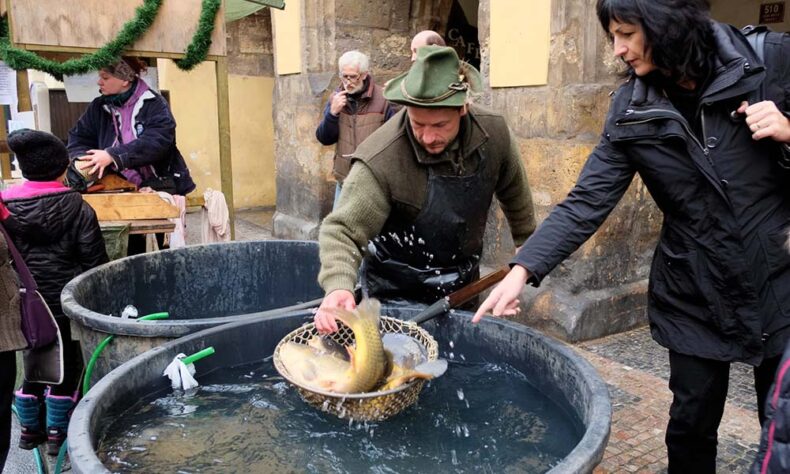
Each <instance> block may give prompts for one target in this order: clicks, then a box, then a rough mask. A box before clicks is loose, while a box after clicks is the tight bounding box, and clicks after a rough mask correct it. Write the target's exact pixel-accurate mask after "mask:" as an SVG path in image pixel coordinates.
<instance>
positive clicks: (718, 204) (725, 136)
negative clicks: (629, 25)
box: [513, 23, 790, 365]
mask: <svg viewBox="0 0 790 474" xmlns="http://www.w3.org/2000/svg"><path fill="white" fill-rule="evenodd" d="M713 29H714V37H715V41H716V47H717V51H716V56H717V58H716V63H715V70H714V77H713V79H712V80H711V81H710V82H709V83H708V86H707V87H706V88H705V89H704V90H703V91H702V94H701V97H700V101H699V104H698V107H697V119H698V122H697V123H695V124H689V123H688V121H687V120H686V119H685V118H684V117H683V115H682V114H681V113H679V112H678V111H677V110H676V108H675V107H673V105H672V103H671V102H670V101H669V99H668V98H667V97H666V96H665V94H664V93H663V91H662V90H660V89H658V88H657V87H655V86H654V85H651V84H650V83H648V82H646V81H645V80H643V79H642V78H639V77H632V78H631V79H630V80H629V81H628V82H626V83H624V84H623V85H622V86H621V87H620V88H619V89H618V90H617V91H616V92H615V93H614V95H613V98H612V103H611V106H610V110H609V114H608V116H607V119H606V124H605V126H604V132H603V135H602V137H601V140H600V142H599V144H598V145H597V146H596V147H595V149H594V150H593V152H592V153H591V155H590V156H589V158H588V159H587V162H586V163H585V165H584V168H583V169H582V172H581V175H580V176H579V179H578V181H577V183H576V185H575V187H574V188H573V189H572V190H571V192H570V194H569V195H568V197H567V198H566V199H565V200H564V201H563V202H562V203H560V204H559V205H558V206H557V207H556V208H555V209H554V210H553V211H552V213H551V214H550V215H549V217H548V218H547V219H546V220H545V221H544V222H543V224H542V225H541V226H540V227H539V228H538V230H537V231H536V232H535V233H534V234H533V235H532V236H531V237H530V239H529V240H528V241H527V242H526V243H525V244H524V246H523V247H522V249H521V251H520V252H519V254H518V255H517V257H516V258H515V260H514V261H513V263H517V264H519V265H522V266H524V267H525V268H527V269H528V270H529V272H530V274H531V282H532V283H533V284H539V282H540V280H541V279H542V278H543V277H544V276H545V275H546V274H548V273H549V272H550V271H551V270H552V269H553V268H554V267H555V266H556V265H557V264H559V263H560V262H561V261H562V260H563V259H564V258H566V257H567V256H568V255H570V254H571V253H572V252H573V251H575V250H576V248H578V246H579V245H581V244H582V243H583V242H584V241H586V240H587V238H589V237H590V235H592V234H593V233H594V232H595V231H596V229H598V227H599V226H600V225H601V223H602V222H603V221H604V219H605V218H606V216H607V215H608V214H609V212H610V211H611V210H612V209H613V208H614V207H615V205H616V204H617V202H618V201H619V200H620V198H621V197H622V196H623V194H624V193H625V191H626V189H627V188H628V186H629V184H630V183H631V181H632V178H633V176H634V174H635V173H639V176H640V177H641V179H642V180H643V182H644V183H645V186H646V187H647V189H648V190H649V192H650V194H651V195H652V197H653V199H654V200H655V202H656V204H657V205H658V207H659V208H660V209H661V211H662V212H663V215H664V218H663V223H662V228H661V234H660V238H659V242H658V246H657V248H656V251H655V254H654V258H653V263H652V267H651V272H650V283H649V289H648V317H649V320H650V327H651V332H652V335H653V338H654V339H655V340H656V341H657V342H658V343H659V344H661V345H662V346H664V347H667V348H669V349H671V350H673V351H675V352H678V353H681V354H687V355H692V356H697V357H703V358H707V359H713V360H720V361H744V362H747V363H750V364H754V365H756V364H759V363H760V362H761V360H762V359H763V358H764V357H773V356H777V355H779V354H781V353H782V350H783V348H784V343H785V341H786V340H787V339H788V336H790V254H789V253H788V250H787V249H786V248H785V245H784V243H785V241H786V239H787V236H786V231H787V229H788V228H790V170H787V169H785V168H784V167H782V166H781V163H782V162H783V160H787V158H788V157H787V155H786V154H787V149H786V148H784V147H783V145H782V144H779V143H777V142H775V141H773V140H771V139H763V140H760V141H755V140H753V139H752V137H751V132H750V131H749V128H748V126H747V125H746V123H745V122H744V118H743V116H739V115H738V114H736V113H735V110H736V109H737V108H738V107H739V105H740V104H741V102H742V101H744V100H750V102H753V99H752V98H754V97H756V95H755V94H757V93H758V91H759V90H760V87H761V85H763V86H765V87H764V89H763V91H764V92H763V94H764V98H765V99H768V100H773V101H774V102H775V103H776V105H777V107H778V108H779V110H780V111H782V112H783V113H784V114H785V115H788V111H790V35H784V37H782V39H781V40H780V41H779V43H777V44H772V45H770V47H771V48H773V49H771V54H770V55H769V54H767V55H766V63H768V64H769V65H770V66H769V71H768V73H766V68H765V67H764V66H763V64H762V62H761V61H760V59H758V57H757V55H756V54H755V53H754V51H753V50H752V49H751V48H750V46H749V44H748V42H747V41H746V39H745V37H744V36H743V35H742V34H741V32H740V31H738V30H737V29H735V28H733V27H730V26H727V25H723V24H719V23H714V24H713ZM766 78H767V79H766ZM764 81H765V84H763V82H764ZM693 130H697V133H694V131H693Z"/></svg>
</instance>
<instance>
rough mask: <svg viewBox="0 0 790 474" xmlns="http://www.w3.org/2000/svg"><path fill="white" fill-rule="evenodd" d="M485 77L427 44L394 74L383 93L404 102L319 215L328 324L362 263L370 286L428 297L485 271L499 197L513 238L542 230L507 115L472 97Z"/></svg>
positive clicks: (394, 294)
mask: <svg viewBox="0 0 790 474" xmlns="http://www.w3.org/2000/svg"><path fill="white" fill-rule="evenodd" d="M477 76H479V73H478V72H477V70H476V69H474V68H473V67H472V66H470V65H468V64H466V63H464V62H462V61H459V59H458V56H457V55H456V53H455V50H453V48H447V47H440V46H424V47H421V48H419V50H418V51H417V59H416V60H415V61H414V62H413V63H412V66H411V68H410V69H409V71H408V72H406V73H404V74H402V75H400V76H398V77H396V78H394V79H392V80H391V81H389V82H388V83H387V86H386V87H385V89H384V97H386V98H387V99H388V100H390V101H391V102H394V103H398V104H402V105H404V106H405V107H404V109H403V110H401V111H400V112H398V113H397V115H395V117H393V118H392V120H390V121H389V122H387V123H386V124H384V125H383V126H382V127H381V128H379V129H378V130H376V131H375V132H374V133H373V134H372V135H371V136H370V137H368V139H367V140H365V142H364V143H363V144H362V145H360V146H359V148H357V150H356V151H355V152H354V154H353V156H352V159H353V162H354V166H353V167H352V168H351V173H350V174H349V175H348V178H347V179H346V182H345V185H344V187H343V192H342V193H341V195H340V200H339V202H338V206H337V208H336V209H335V210H334V211H332V213H330V214H329V215H328V216H327V217H326V219H324V222H323V224H322V225H321V230H320V233H319V246H320V259H321V271H320V273H319V275H318V281H319V283H320V285H321V287H322V288H323V289H324V291H325V293H326V296H325V298H324V300H323V302H322V303H321V307H320V308H319V310H318V312H317V313H316V317H315V320H316V327H317V328H318V330H319V331H321V332H331V331H335V330H337V323H336V322H335V320H334V318H333V312H332V310H334V309H336V308H344V309H347V310H351V309H354V308H355V307H356V300H355V295H354V289H355V286H356V283H357V278H358V276H357V272H358V271H359V273H360V278H361V282H362V289H363V291H365V292H367V294H368V295H369V296H375V297H379V298H407V299H411V300H417V301H423V302H430V303H433V302H434V300H436V299H439V298H441V297H443V296H446V295H447V294H449V293H451V292H453V291H455V290H457V289H459V288H460V287H462V286H464V285H465V284H467V283H469V282H471V281H473V280H475V279H477V278H478V277H479V272H480V270H479V263H480V256H481V253H482V249H483V233H484V231H485V226H486V217H487V215H488V209H489V207H490V205H491V200H492V198H493V196H494V195H496V196H497V198H498V200H499V202H500V204H501V206H502V209H503V211H504V213H505V216H506V217H507V220H508V223H509V224H510V230H511V234H512V236H513V240H514V241H515V243H516V245H521V243H523V242H524V240H526V238H527V237H529V235H530V234H531V233H532V231H533V230H534V228H535V214H534V210H533V206H532V195H531V194H530V189H529V184H528V182H527V175H526V172H525V170H524V165H523V163H522V162H521V157H520V155H519V152H518V146H517V143H516V141H515V139H514V138H513V137H512V135H511V133H510V130H509V129H508V126H507V123H506V122H505V119H504V117H502V115H500V114H498V113H495V112H492V111H490V110H487V109H485V108H483V107H479V106H476V105H471V104H470V97H469V96H470V84H479V83H481V81H480V79H479V77H477ZM363 257H364V265H363V267H362V270H361V271H360V264H362V262H363Z"/></svg>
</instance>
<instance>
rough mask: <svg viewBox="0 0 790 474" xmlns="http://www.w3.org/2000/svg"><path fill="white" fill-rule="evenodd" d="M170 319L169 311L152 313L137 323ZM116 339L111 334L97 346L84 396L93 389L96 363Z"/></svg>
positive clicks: (86, 373)
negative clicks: (92, 377) (92, 381)
mask: <svg viewBox="0 0 790 474" xmlns="http://www.w3.org/2000/svg"><path fill="white" fill-rule="evenodd" d="M169 317H170V313H168V312H167V311H162V312H160V313H151V314H146V315H145V316H141V317H139V318H137V321H155V320H157V319H167V318H169ZM113 338H115V335H114V334H111V335H109V336H107V337H105V338H104V340H103V341H102V342H100V343H99V345H98V346H96V349H95V350H94V351H93V354H91V358H90V360H89V361H88V365H87V366H86V367H85V377H84V378H83V379H82V394H83V395H85V394H86V393H88V390H90V388H91V376H92V375H93V369H94V368H95V367H96V361H98V360H99V356H100V355H101V353H102V352H103V351H104V348H105V347H107V344H109V343H110V341H112V340H113Z"/></svg>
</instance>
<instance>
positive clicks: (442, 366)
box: [414, 359, 447, 377]
mask: <svg viewBox="0 0 790 474" xmlns="http://www.w3.org/2000/svg"><path fill="white" fill-rule="evenodd" d="M414 370H415V372H422V373H425V374H430V375H432V376H433V377H441V376H442V375H444V373H445V372H447V361H446V360H444V359H437V360H432V361H428V362H423V363H422V364H420V365H418V366H417V367H415V368H414Z"/></svg>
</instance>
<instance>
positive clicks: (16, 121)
mask: <svg viewBox="0 0 790 474" xmlns="http://www.w3.org/2000/svg"><path fill="white" fill-rule="evenodd" d="M23 128H29V129H31V130H36V129H37V127H36V114H35V112H33V111H30V112H17V113H15V114H14V118H13V119H12V120H9V121H8V133H11V132H13V131H14V130H20V129H23Z"/></svg>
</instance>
